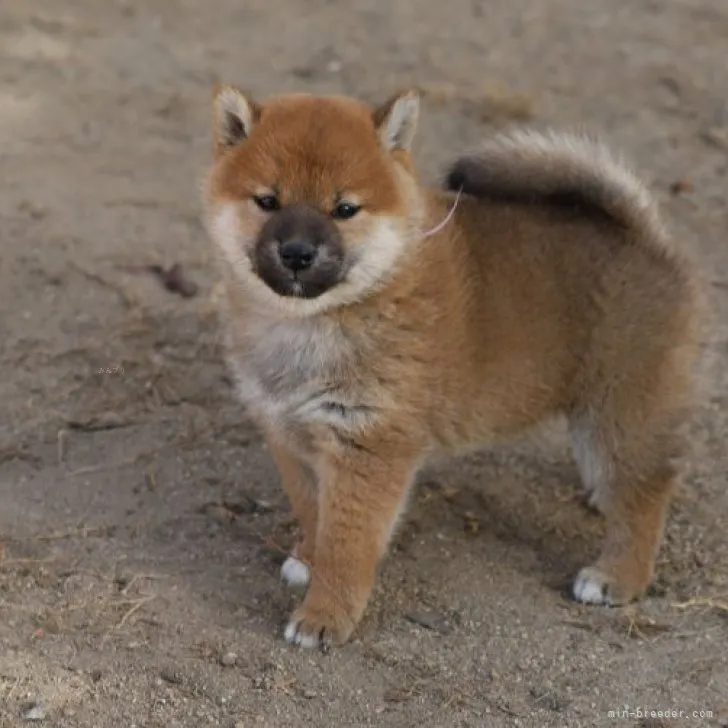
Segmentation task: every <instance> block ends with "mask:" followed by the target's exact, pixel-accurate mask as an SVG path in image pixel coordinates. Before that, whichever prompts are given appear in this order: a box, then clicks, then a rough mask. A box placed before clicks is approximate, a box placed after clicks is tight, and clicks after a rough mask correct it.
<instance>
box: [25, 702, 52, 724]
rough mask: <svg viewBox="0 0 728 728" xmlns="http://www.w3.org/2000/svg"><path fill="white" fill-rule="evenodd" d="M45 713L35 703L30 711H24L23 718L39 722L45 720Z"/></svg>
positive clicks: (38, 704)
mask: <svg viewBox="0 0 728 728" xmlns="http://www.w3.org/2000/svg"><path fill="white" fill-rule="evenodd" d="M45 717H46V711H45V708H44V707H43V705H42V704H41V703H36V704H35V705H34V706H33V707H32V708H31V709H30V710H28V711H26V713H25V715H23V718H25V720H30V721H41V720H45Z"/></svg>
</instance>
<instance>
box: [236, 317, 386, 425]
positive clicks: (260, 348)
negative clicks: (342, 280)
mask: <svg viewBox="0 0 728 728" xmlns="http://www.w3.org/2000/svg"><path fill="white" fill-rule="evenodd" d="M228 344H229V346H228V350H229V353H228V360H229V364H230V367H231V369H232V371H233V374H234V376H235V378H236V380H237V387H238V393H239V396H240V398H241V400H242V401H243V403H244V404H245V405H246V406H247V407H248V408H249V409H250V410H251V411H252V412H253V413H255V414H256V415H258V416H260V417H263V418H264V419H266V420H268V421H270V422H272V423H275V424H278V425H283V426H285V425H307V424H323V425H329V426H332V427H335V428H337V429H341V430H344V431H348V432H351V431H352V430H356V429H359V428H360V427H362V426H365V425H366V424H367V422H368V421H369V420H370V419H371V417H372V416H373V414H374V411H373V409H372V408H371V407H368V406H367V405H366V402H364V401H362V397H361V394H360V392H359V391H357V390H358V387H357V386H356V379H357V378H356V376H355V375H354V372H353V371H352V363H353V353H354V352H353V347H352V344H351V342H350V341H349V340H348V339H347V337H346V335H345V334H344V333H343V332H342V331H341V330H340V328H338V326H337V325H336V324H335V323H333V322H331V321H330V320H328V319H327V318H325V317H307V318H303V319H283V320H281V319H268V318H266V319H260V320H258V321H256V322H254V323H247V324H245V326H244V328H235V327H233V328H232V329H231V330H230V331H229V341H228Z"/></svg>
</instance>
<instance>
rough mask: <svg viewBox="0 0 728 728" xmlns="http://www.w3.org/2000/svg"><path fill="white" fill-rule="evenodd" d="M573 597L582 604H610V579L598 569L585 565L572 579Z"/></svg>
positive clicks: (608, 605)
mask: <svg viewBox="0 0 728 728" xmlns="http://www.w3.org/2000/svg"><path fill="white" fill-rule="evenodd" d="M573 593H574V599H576V601H577V602H581V603H582V604H599V605H602V606H607V607H610V606H612V598H611V594H610V580H609V577H608V576H607V575H606V574H603V573H602V572H601V571H599V569H595V568H593V567H591V566H587V567H586V568H584V569H582V570H581V571H580V572H579V573H578V575H577V577H576V579H575V580H574V588H573Z"/></svg>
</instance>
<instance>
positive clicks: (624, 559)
mask: <svg viewBox="0 0 728 728" xmlns="http://www.w3.org/2000/svg"><path fill="white" fill-rule="evenodd" d="M574 424H575V425H576V427H575V429H573V430H572V433H574V431H575V432H576V435H575V438H574V439H575V448H574V449H575V452H576V453H577V461H578V462H579V464H580V466H581V467H580V469H581V470H582V476H583V477H584V479H585V486H586V487H587V489H589V490H591V493H592V496H591V498H592V500H593V502H595V503H597V504H598V506H599V507H600V510H602V511H603V512H604V514H605V516H606V520H607V524H606V535H605V539H604V543H603V545H602V551H601V554H600V556H599V558H598V559H597V561H596V563H595V564H594V565H592V566H588V567H585V568H583V569H582V570H581V571H580V572H579V574H578V575H577V577H576V580H575V582H574V586H573V594H574V598H575V599H576V600H577V601H580V602H584V603H587V604H603V605H618V604H625V603H627V602H630V601H632V600H634V599H638V598H640V597H642V596H644V594H645V592H646V591H647V588H648V587H649V586H650V584H651V582H652V577H653V573H654V566H655V559H656V556H657V552H658V550H659V546H660V542H661V540H662V533H663V529H664V523H665V517H666V514H667V510H668V507H669V504H670V500H671V496H672V493H673V491H674V486H675V479H676V476H675V471H674V469H673V467H672V464H671V459H672V456H673V454H674V453H673V448H672V447H669V446H668V442H670V441H671V438H668V437H666V436H664V432H656V431H654V430H653V431H651V430H650V427H649V424H647V423H644V424H646V425H647V427H646V429H643V430H641V431H639V432H634V433H633V434H631V433H629V432H628V431H627V432H625V431H624V430H623V429H617V428H608V427H605V426H604V425H603V424H602V426H601V427H600V423H598V422H595V421H592V423H591V425H590V424H589V422H588V420H587V419H584V418H579V419H578V420H576V421H575V422H574ZM653 426H654V425H653ZM660 429H661V428H660ZM630 434H631V436H630ZM586 466H588V467H586Z"/></svg>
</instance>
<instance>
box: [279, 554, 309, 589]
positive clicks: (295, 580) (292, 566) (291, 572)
mask: <svg viewBox="0 0 728 728" xmlns="http://www.w3.org/2000/svg"><path fill="white" fill-rule="evenodd" d="M281 579H282V580H283V582H285V584H286V585H287V586H289V587H290V588H291V589H305V588H306V587H308V585H309V584H310V582H311V569H310V567H309V566H308V565H307V564H304V563H303V561H301V560H300V559H297V558H296V557H295V556H289V557H288V558H287V559H286V560H285V561H284V562H283V566H281Z"/></svg>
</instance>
